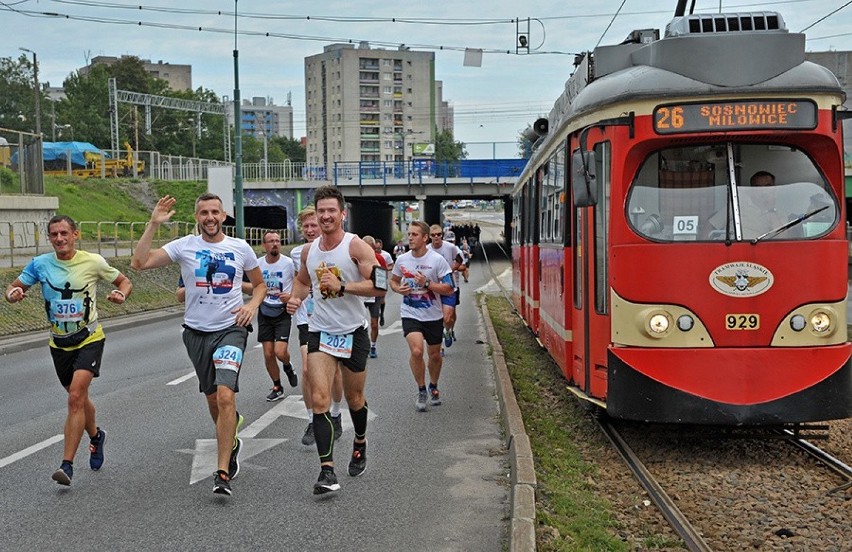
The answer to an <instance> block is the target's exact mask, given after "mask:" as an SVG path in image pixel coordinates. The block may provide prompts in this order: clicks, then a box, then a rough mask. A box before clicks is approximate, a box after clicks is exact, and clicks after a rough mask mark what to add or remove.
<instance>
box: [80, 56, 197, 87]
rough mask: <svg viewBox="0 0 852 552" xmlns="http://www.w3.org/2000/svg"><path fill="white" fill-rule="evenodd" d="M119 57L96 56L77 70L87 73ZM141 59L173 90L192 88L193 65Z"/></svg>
mask: <svg viewBox="0 0 852 552" xmlns="http://www.w3.org/2000/svg"><path fill="white" fill-rule="evenodd" d="M121 57H122V58H123V57H128V56H121ZM119 59H121V58H117V57H115V56H95V57H93V58H92V61H91V62H90V63H89V65H87V66H85V67H81V68H79V69H78V70H77V72H78V73H79V74H80V75H85V74H87V73H88V72H89V71H90V70H91V68H92V67H94V66H96V65H107V66H109V65H113V64H114V63H116V62H117V61H118V60H119ZM140 61H141V62H142V66H143V67H144V68H145V71H147V73H148V74H149V75H151V76H152V77H154V78H157V79H162V80H164V81H166V82H167V83H168V84H169V88H171V89H172V90H192V65H180V64H174V63H168V62H166V63H164V62H163V60H159V61H158V62H157V63H152V62H151V60H150V59H140Z"/></svg>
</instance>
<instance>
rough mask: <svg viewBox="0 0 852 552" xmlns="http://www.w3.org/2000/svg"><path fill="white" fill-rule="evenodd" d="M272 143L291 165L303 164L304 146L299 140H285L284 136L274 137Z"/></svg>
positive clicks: (304, 157)
mask: <svg viewBox="0 0 852 552" xmlns="http://www.w3.org/2000/svg"><path fill="white" fill-rule="evenodd" d="M272 142H273V143H275V144H276V145H277V146H278V147H279V148H280V149H281V152H282V153H283V155H284V157H285V158H286V159H289V160H290V161H292V162H293V163H304V162H305V160H306V159H307V154H306V153H305V146H303V145H302V142H300V141H299V140H294V139H293V138H287V137H286V136H276V137H274V138H272Z"/></svg>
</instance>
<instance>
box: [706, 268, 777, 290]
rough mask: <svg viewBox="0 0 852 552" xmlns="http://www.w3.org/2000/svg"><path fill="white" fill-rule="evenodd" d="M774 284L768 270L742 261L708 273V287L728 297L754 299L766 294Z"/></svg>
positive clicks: (773, 279)
mask: <svg viewBox="0 0 852 552" xmlns="http://www.w3.org/2000/svg"><path fill="white" fill-rule="evenodd" d="M774 282H775V278H774V277H773V276H772V273H771V272H770V271H769V269H768V268H766V267H765V266H761V265H759V264H756V263H749V262H744V261H743V262H736V263H727V264H723V265H721V266H717V267H716V268H715V269H714V270H713V272H711V273H710V286H711V287H712V288H713V289H715V290H716V291H718V292H719V293H721V294H722V295H727V296H729V297H754V296H756V295H760V294H762V293H765V292H767V291H768V290H769V288H771V287H772V284H773V283H774Z"/></svg>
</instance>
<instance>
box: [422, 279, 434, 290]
mask: <svg viewBox="0 0 852 552" xmlns="http://www.w3.org/2000/svg"><path fill="white" fill-rule="evenodd" d="M430 285H432V280H430V279H429V278H426V283H425V284H423V288H424V289H429V286H430Z"/></svg>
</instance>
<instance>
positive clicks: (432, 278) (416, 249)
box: [390, 221, 453, 412]
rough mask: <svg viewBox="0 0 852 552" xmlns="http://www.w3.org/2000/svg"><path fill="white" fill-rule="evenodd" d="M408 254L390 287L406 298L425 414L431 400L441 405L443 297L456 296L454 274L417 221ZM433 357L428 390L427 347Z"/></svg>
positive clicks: (403, 309) (406, 327) (406, 326)
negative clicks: (425, 352) (439, 388)
mask: <svg viewBox="0 0 852 552" xmlns="http://www.w3.org/2000/svg"><path fill="white" fill-rule="evenodd" d="M408 244H409V251H408V253H403V254H402V255H400V256H399V257H397V259H396V264H395V265H394V268H393V273H392V274H391V280H390V287H391V289H392V290H393V291H395V292H397V293H399V294H400V295H402V296H403V297H402V304H401V306H400V309H399V310H400V318H401V319H402V333H403V335H404V336H405V340H406V342H408V349H409V350H410V351H411V356H410V358H409V360H408V364H409V366H410V367H411V373H412V375H413V376H414V382H415V383H416V384H417V400H416V402H415V405H416V407H417V410H418V411H420V412H424V411H425V410H426V403H427V401H428V402H429V404H431V405H432V406H438V405H439V404H441V393H440V392H439V391H438V378H439V377H440V376H441V367H442V366H443V359H442V358H441V330H442V329H443V327H444V322H443V320H444V313H443V311H442V305H441V298H442V297H443V296H444V295H449V296H452V293H453V285H452V283H451V281H452V271H451V270H450V265H449V264H447V261H446V260H445V259H444V258H443V257H442V256H441V255H439V254H438V253H436V252H435V251H433V250H432V248H431V247H429V245H428V244H429V225H428V224H426V223H425V222H422V221H414V222H412V223H411V225H409V227H408ZM424 342H425V343H426V346H427V348H426V350H427V354H428V357H429V364H428V368H429V389H428V392H427V389H426V368H427V365H426V364H425V363H424V362H423V349H424V347H423V344H424Z"/></svg>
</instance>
